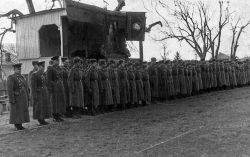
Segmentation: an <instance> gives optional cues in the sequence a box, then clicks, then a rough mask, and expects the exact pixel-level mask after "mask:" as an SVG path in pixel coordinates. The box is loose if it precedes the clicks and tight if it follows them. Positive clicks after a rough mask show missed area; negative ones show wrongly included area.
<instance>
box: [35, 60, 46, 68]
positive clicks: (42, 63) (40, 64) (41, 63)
mask: <svg viewBox="0 0 250 157" xmlns="http://www.w3.org/2000/svg"><path fill="white" fill-rule="evenodd" d="M37 65H38V66H43V67H44V66H45V61H41V62H38V63H37Z"/></svg>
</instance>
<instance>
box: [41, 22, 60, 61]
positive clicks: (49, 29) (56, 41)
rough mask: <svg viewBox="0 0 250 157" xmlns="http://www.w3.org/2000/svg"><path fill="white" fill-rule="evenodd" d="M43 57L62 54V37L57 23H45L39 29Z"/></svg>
mask: <svg viewBox="0 0 250 157" xmlns="http://www.w3.org/2000/svg"><path fill="white" fill-rule="evenodd" d="M39 42H40V55H41V57H51V56H61V37H60V31H59V29H58V27H57V25H55V24H53V25H44V26H42V27H41V28H40V30H39Z"/></svg>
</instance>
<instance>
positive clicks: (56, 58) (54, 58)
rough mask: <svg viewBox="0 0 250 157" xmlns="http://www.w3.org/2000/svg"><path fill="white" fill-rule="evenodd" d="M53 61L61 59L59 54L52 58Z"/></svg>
mask: <svg viewBox="0 0 250 157" xmlns="http://www.w3.org/2000/svg"><path fill="white" fill-rule="evenodd" d="M51 60H52V61H55V60H59V56H54V57H52V58H51Z"/></svg>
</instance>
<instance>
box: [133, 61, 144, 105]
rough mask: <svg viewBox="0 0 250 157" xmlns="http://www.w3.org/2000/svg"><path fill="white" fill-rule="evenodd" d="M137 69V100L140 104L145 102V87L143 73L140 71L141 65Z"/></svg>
mask: <svg viewBox="0 0 250 157" xmlns="http://www.w3.org/2000/svg"><path fill="white" fill-rule="evenodd" d="M136 68H137V69H136V70H135V83H136V90H137V99H138V102H139V104H142V102H143V101H144V100H145V97H144V90H143V89H144V87H143V81H142V72H141V71H140V65H137V67H136Z"/></svg>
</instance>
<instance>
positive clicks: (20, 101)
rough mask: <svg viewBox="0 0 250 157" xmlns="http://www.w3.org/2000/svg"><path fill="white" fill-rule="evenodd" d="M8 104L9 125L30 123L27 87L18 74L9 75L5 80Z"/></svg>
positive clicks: (23, 79)
mask: <svg viewBox="0 0 250 157" xmlns="http://www.w3.org/2000/svg"><path fill="white" fill-rule="evenodd" d="M7 89H8V96H9V102H10V120H9V122H10V124H22V123H27V122H29V121H30V117H29V110H28V85H27V82H26V80H25V78H24V77H23V76H22V75H19V74H13V75H10V76H9V77H8V79H7Z"/></svg>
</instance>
